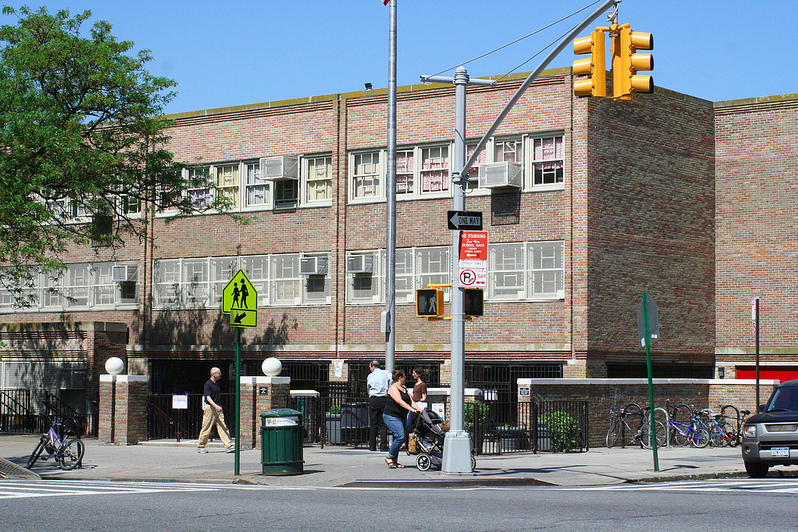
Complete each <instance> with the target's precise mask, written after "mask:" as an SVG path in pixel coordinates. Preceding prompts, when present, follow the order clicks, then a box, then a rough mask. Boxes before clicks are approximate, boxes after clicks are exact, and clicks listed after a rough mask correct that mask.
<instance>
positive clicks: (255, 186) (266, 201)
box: [241, 160, 274, 211]
mask: <svg viewBox="0 0 798 532" xmlns="http://www.w3.org/2000/svg"><path fill="white" fill-rule="evenodd" d="M241 166H242V168H243V178H242V181H243V183H242V187H243V190H242V191H241V195H242V198H241V199H242V201H241V207H242V208H241V210H242V211H249V210H267V209H271V206H272V197H273V196H274V187H273V185H272V181H271V180H270V179H265V178H262V177H261V172H260V161H259V160H255V161H244V162H243V163H241ZM250 192H251V194H250ZM258 194H260V195H261V196H262V201H257V202H256V201H251V200H253V199H254V198H256V197H257V196H258Z"/></svg>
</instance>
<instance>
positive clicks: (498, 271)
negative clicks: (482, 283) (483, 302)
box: [488, 243, 525, 300]
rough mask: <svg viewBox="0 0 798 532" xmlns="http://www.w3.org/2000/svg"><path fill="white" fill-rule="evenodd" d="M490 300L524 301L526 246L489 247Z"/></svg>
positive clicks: (498, 245) (516, 244) (515, 244)
mask: <svg viewBox="0 0 798 532" xmlns="http://www.w3.org/2000/svg"><path fill="white" fill-rule="evenodd" d="M488 260H489V263H488V276H489V278H490V282H489V287H490V296H489V298H490V299H511V300H514V299H524V295H525V293H524V246H523V244H520V243H513V244H495V245H488Z"/></svg>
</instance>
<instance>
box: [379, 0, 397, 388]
mask: <svg viewBox="0 0 798 532" xmlns="http://www.w3.org/2000/svg"><path fill="white" fill-rule="evenodd" d="M390 9H391V14H390V22H389V25H390V30H389V38H388V155H387V165H388V168H387V170H388V171H387V180H388V182H387V183H386V187H385V194H386V203H387V209H386V210H387V211H388V214H387V220H386V226H387V230H386V241H387V242H386V246H385V247H386V248H387V253H386V257H385V263H386V269H385V312H383V315H382V325H383V332H384V333H385V369H386V370H388V371H389V372H392V371H393V369H394V360H395V358H396V0H392V1H391V8H390Z"/></svg>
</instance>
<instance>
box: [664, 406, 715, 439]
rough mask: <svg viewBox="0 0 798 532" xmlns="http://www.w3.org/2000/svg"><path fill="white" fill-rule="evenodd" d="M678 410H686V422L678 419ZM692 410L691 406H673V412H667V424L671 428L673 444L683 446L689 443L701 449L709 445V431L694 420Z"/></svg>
mask: <svg viewBox="0 0 798 532" xmlns="http://www.w3.org/2000/svg"><path fill="white" fill-rule="evenodd" d="M680 410H686V411H687V413H688V414H687V416H688V420H687V423H685V422H683V421H679V420H678V417H679V411H680ZM693 412H694V411H693V409H692V408H690V407H689V406H687V405H685V404H681V405H677V406H675V407H674V408H673V412H672V413H669V415H668V417H669V419H668V425H669V426H670V429H671V441H672V442H673V443H674V444H675V445H679V446H685V445H688V444H689V445H692V446H693V447H697V448H699V449H701V448H704V447H706V446H707V445H709V432H708V431H707V430H705V429H702V428H701V426H700V425H698V424H697V423H695V422H694V420H693Z"/></svg>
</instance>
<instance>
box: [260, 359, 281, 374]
mask: <svg viewBox="0 0 798 532" xmlns="http://www.w3.org/2000/svg"><path fill="white" fill-rule="evenodd" d="M260 368H261V369H262V370H263V374H264V375H266V376H267V377H276V376H277V375H279V374H280V372H281V371H282V370H283V363H282V362H280V360H279V359H277V358H274V357H269V358H267V359H266V360H264V361H263V364H261V367H260Z"/></svg>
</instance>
